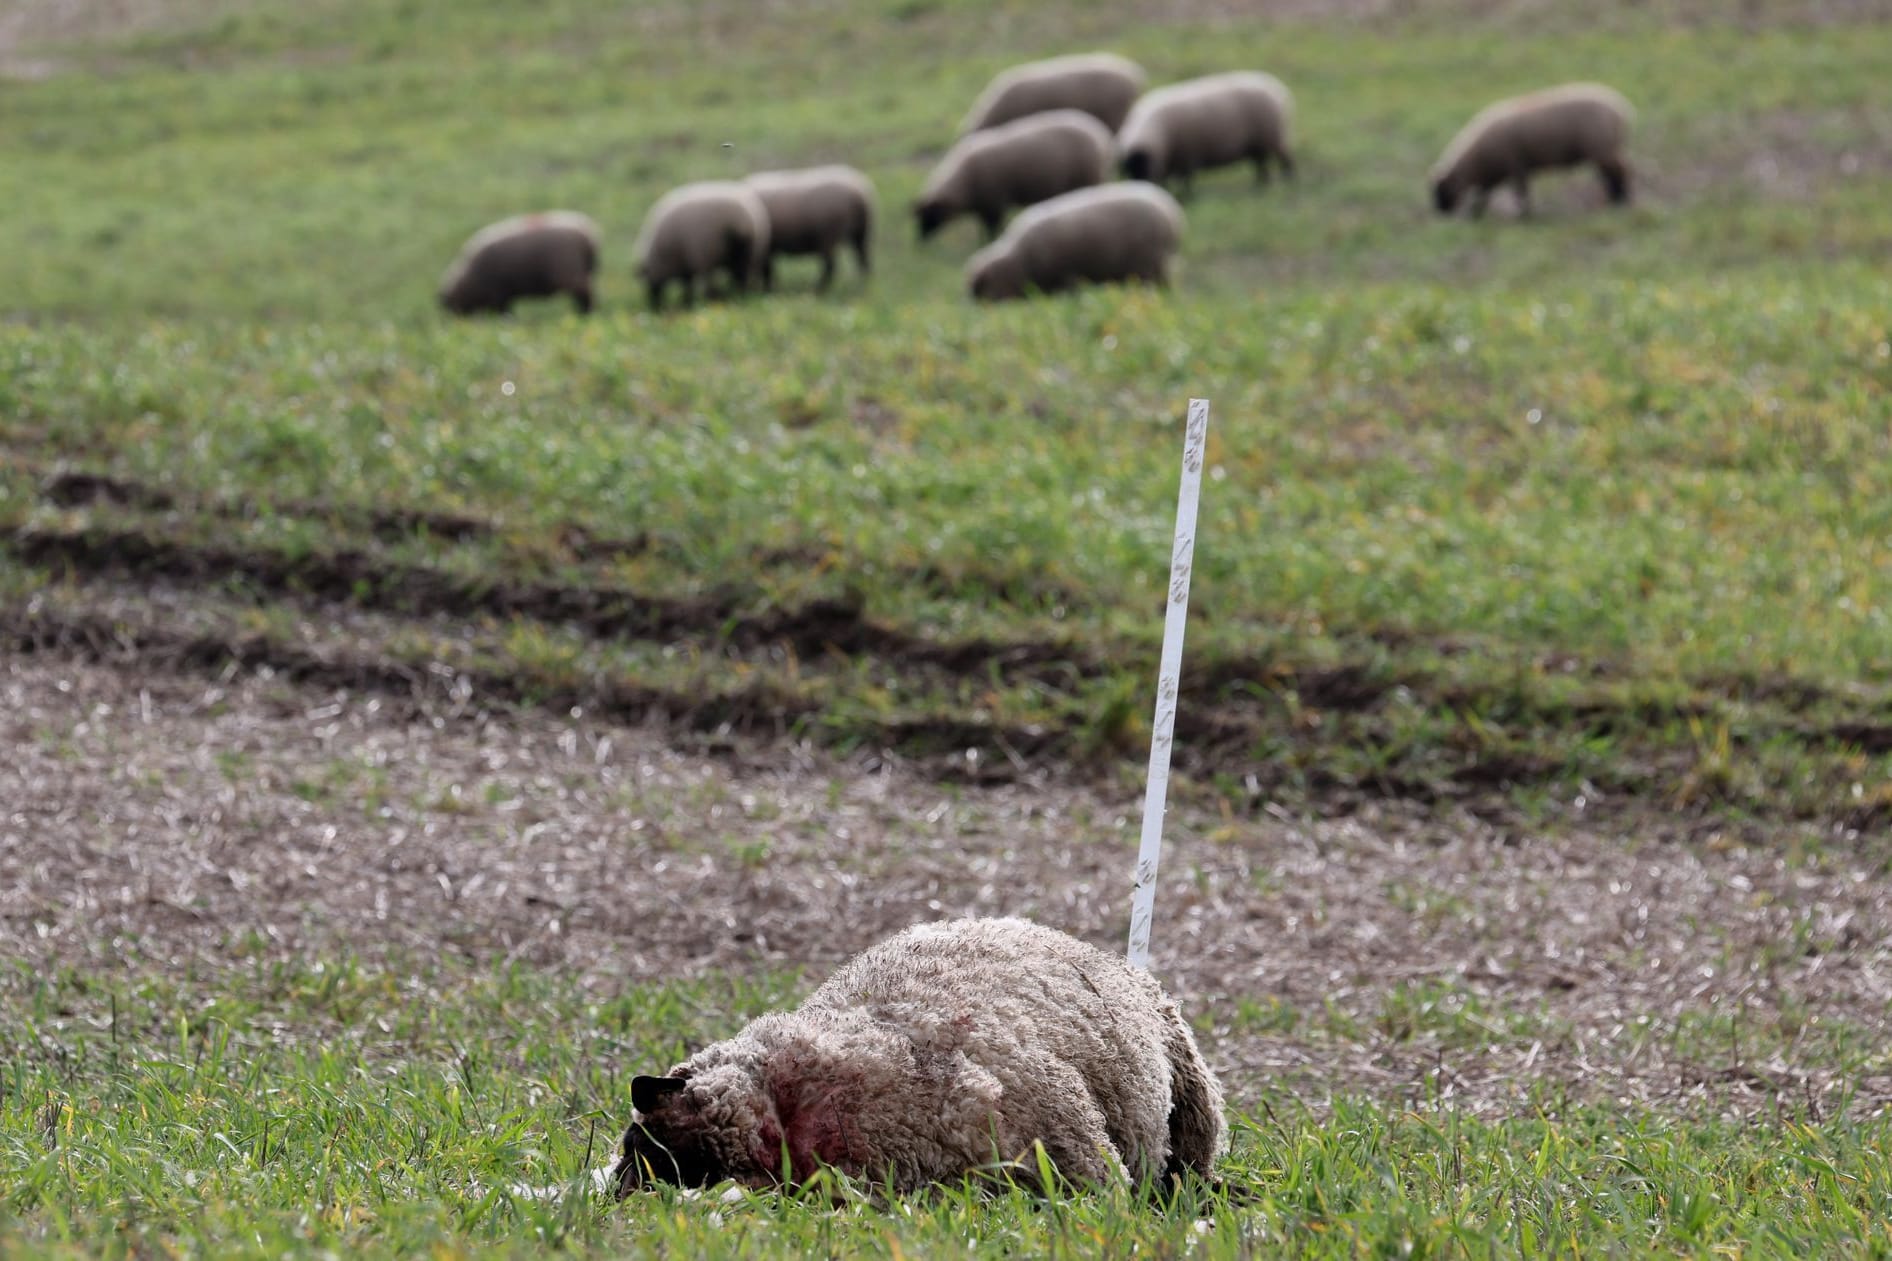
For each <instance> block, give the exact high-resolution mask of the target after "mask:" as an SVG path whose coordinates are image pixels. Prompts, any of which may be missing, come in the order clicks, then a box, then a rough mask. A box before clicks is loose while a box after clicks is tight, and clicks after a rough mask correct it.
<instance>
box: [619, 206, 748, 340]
mask: <svg viewBox="0 0 1892 1261" xmlns="http://www.w3.org/2000/svg"><path fill="white" fill-rule="evenodd" d="M768 251H769V212H768V210H767V209H766V208H765V207H764V206H763V205H762V199H761V198H759V197H757V196H756V194H755V191H754V190H753V189H751V188H749V187H748V186H747V185H745V184H740V183H737V182H735V181H733V180H705V181H703V182H701V183H696V184H685V185H683V186H682V187H681V188H676V189H672V190H671V191H670V192H667V193H665V194H664V195H663V196H662V197H660V198H658V199H657V204H656V205H654V206H652V207H651V208H650V213H649V214H647V215H645V216H644V226H643V228H642V229H641V230H640V231H639V232H638V234H637V246H636V251H635V253H636V258H637V276H638V278H639V279H640V280H642V281H643V282H644V286H645V288H646V290H647V291H648V293H649V295H650V309H651V310H653V311H655V310H657V309H659V308H660V307H662V306H663V295H664V290H665V289H666V288H667V287H668V286H669V285H670V284H671V282H673V281H675V282H677V283H679V284H681V285H682V286H683V298H684V301H685V302H686V303H688V302H692V301H695V299H696V293H697V282H698V281H699V280H701V281H703V282H704V283H705V285H707V283H708V281H709V279H710V277H711V275H712V274H713V273H715V272H717V271H721V272H724V273H725V274H727V275H728V277H729V283H730V286H731V287H732V288H734V289H735V290H736V291H737V292H742V291H743V290H746V289H747V288H748V287H749V284H750V282H751V281H753V280H756V279H758V278H759V276H760V273H761V269H762V265H763V261H764V260H765V259H766V258H767V257H768Z"/></svg>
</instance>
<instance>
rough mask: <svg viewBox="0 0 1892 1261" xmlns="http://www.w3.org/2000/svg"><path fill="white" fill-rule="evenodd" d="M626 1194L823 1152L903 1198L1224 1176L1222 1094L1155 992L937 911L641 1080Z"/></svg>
mask: <svg viewBox="0 0 1892 1261" xmlns="http://www.w3.org/2000/svg"><path fill="white" fill-rule="evenodd" d="M631 1103H632V1106H633V1107H634V1109H635V1112H634V1113H633V1115H632V1119H631V1124H630V1127H629V1129H628V1130H627V1131H626V1132H625V1136H624V1144H623V1148H622V1153H621V1155H620V1158H619V1160H618V1163H617V1167H616V1169H615V1170H614V1173H613V1177H614V1179H615V1182H616V1185H617V1188H618V1193H619V1194H620V1195H625V1194H628V1193H630V1192H631V1191H633V1190H635V1189H637V1188H639V1187H642V1186H646V1185H649V1184H650V1183H653V1182H669V1183H674V1184H679V1185H683V1186H709V1185H713V1184H714V1183H717V1182H721V1181H723V1180H725V1179H731V1180H734V1181H736V1182H738V1183H741V1184H743V1185H745V1186H749V1187H755V1188H761V1187H769V1186H777V1185H783V1184H795V1183H800V1182H802V1181H804V1180H806V1179H807V1178H808V1177H809V1176H810V1175H812V1174H813V1173H814V1172H815V1171H816V1169H817V1168H818V1167H820V1166H822V1165H829V1166H833V1167H835V1168H836V1169H838V1170H840V1171H841V1172H843V1173H846V1174H849V1175H851V1176H854V1177H858V1178H863V1179H868V1180H872V1181H876V1182H879V1181H882V1180H885V1182H886V1183H887V1184H889V1185H890V1186H891V1188H892V1189H893V1190H895V1191H896V1192H907V1191H912V1190H915V1189H917V1188H919V1187H922V1186H925V1185H927V1184H929V1183H935V1182H942V1181H950V1180H956V1179H960V1178H963V1177H965V1176H966V1175H968V1174H973V1173H976V1172H978V1171H981V1170H984V1169H989V1168H991V1167H992V1166H993V1165H994V1164H995V1163H997V1162H1007V1161H1016V1160H1020V1159H1024V1160H1027V1161H1029V1159H1030V1151H1031V1149H1032V1147H1033V1144H1035V1143H1042V1144H1043V1148H1044V1151H1045V1153H1046V1155H1047V1156H1048V1157H1049V1158H1050V1160H1051V1163H1052V1165H1053V1166H1054V1168H1055V1169H1056V1170H1057V1172H1058V1173H1059V1174H1060V1175H1061V1176H1062V1177H1064V1178H1065V1179H1068V1180H1070V1181H1073V1182H1076V1183H1082V1184H1091V1185H1100V1184H1106V1183H1111V1182H1124V1181H1126V1180H1131V1181H1135V1182H1139V1183H1142V1182H1149V1181H1152V1180H1155V1179H1157V1178H1161V1177H1164V1176H1177V1177H1181V1176H1185V1175H1189V1174H1195V1175H1201V1176H1202V1177H1205V1178H1208V1177H1211V1176H1212V1168H1213V1165H1214V1163H1215V1159H1216V1157H1217V1156H1219V1155H1220V1154H1221V1153H1222V1151H1223V1150H1224V1149H1225V1148H1226V1146H1227V1135H1226V1133H1225V1131H1224V1127H1223V1121H1222V1091H1221V1087H1220V1086H1219V1085H1218V1084H1217V1082H1216V1079H1215V1075H1214V1073H1212V1072H1211V1071H1210V1070H1209V1066H1208V1065H1207V1064H1206V1063H1204V1062H1203V1059H1202V1055H1201V1052H1199V1051H1198V1050H1197V1049H1196V1041H1195V1038H1194V1036H1193V1035H1192V1034H1191V1033H1190V1030H1189V1024H1188V1022H1187V1021H1185V1020H1184V1019H1183V1018H1182V1015H1181V1013H1180V1012H1178V1011H1177V1009H1176V1004H1175V1002H1174V1001H1173V1000H1171V999H1170V998H1169V997H1168V996H1167V995H1165V994H1164V993H1163V990H1162V987H1161V986H1159V985H1158V984H1157V983H1156V982H1155V981H1154V980H1152V979H1151V978H1150V977H1149V975H1148V974H1147V973H1144V972H1141V971H1138V970H1136V969H1134V968H1131V967H1130V966H1129V964H1127V963H1125V962H1124V960H1123V959H1122V958H1120V957H1118V956H1116V955H1107V954H1105V953H1103V952H1102V951H1100V950H1098V949H1096V948H1094V947H1092V946H1089V945H1086V944H1085V943H1083V942H1081V941H1078V940H1077V939H1076V938H1074V937H1070V936H1067V935H1065V934H1064V933H1060V932H1057V931H1054V930H1052V929H1049V928H1041V927H1038V926H1037V925H1034V924H1030V923H1027V922H1025V921H1024V920H1018V919H996V920H960V921H956V922H949V923H941V924H929V925H924V926H921V927H918V928H910V929H908V930H907V931H905V932H903V933H901V934H899V935H898V936H896V937H893V938H891V939H889V940H887V941H885V942H882V943H881V944H880V945H878V946H875V947H873V948H872V949H870V950H868V951H866V952H865V953H863V954H861V955H859V956H857V957H856V958H854V959H853V960H852V961H851V962H849V963H847V964H845V965H843V966H842V968H841V969H840V970H839V971H837V972H836V973H835V974H834V975H833V976H832V977H830V978H829V979H828V981H827V983H826V984H824V985H823V986H821V988H820V989H818V990H816V991H815V992H814V993H813V994H812V995H811V996H810V997H809V998H808V1000H807V1001H806V1002H804V1003H803V1004H802V1005H801V1006H800V1007H799V1008H797V1009H796V1010H794V1011H791V1012H782V1013H776V1014H773V1015H767V1016H763V1017H761V1018H759V1019H757V1020H754V1021H752V1022H751V1023H750V1024H749V1025H748V1027H746V1028H745V1029H743V1030H742V1032H740V1033H738V1034H737V1035H736V1036H735V1037H733V1038H730V1039H729V1040H728V1041H725V1042H718V1043H715V1044H713V1045H711V1046H708V1047H705V1048H704V1049H702V1050H701V1051H698V1052H697V1053H696V1054H694V1055H692V1056H690V1057H689V1058H688V1059H686V1060H684V1061H683V1062H682V1063H680V1064H678V1065H676V1066H675V1067H674V1068H672V1069H671V1070H670V1071H669V1073H667V1074H666V1075H665V1076H662V1077H644V1076H640V1077H636V1078H634V1079H633V1080H632V1082H631Z"/></svg>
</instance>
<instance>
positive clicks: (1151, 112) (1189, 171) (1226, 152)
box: [1117, 70, 1294, 183]
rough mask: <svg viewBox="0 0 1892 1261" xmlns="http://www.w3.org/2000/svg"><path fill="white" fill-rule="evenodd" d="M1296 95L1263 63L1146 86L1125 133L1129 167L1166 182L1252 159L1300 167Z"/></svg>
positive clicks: (1122, 145) (1123, 156)
mask: <svg viewBox="0 0 1892 1261" xmlns="http://www.w3.org/2000/svg"><path fill="white" fill-rule="evenodd" d="M1293 117H1294V97H1293V94H1292V93H1290V92H1289V91H1288V89H1287V86H1286V85H1285V84H1283V83H1282V82H1281V80H1279V79H1277V78H1275V77H1274V76H1273V75H1271V74H1265V73H1263V72H1261V71H1259V70H1234V71H1229V72H1228V73H1226V74H1212V75H1205V76H1203V77H1202V78H1199V79H1188V80H1185V81H1183V82H1181V83H1172V84H1169V85H1167V86H1165V87H1160V88H1156V89H1154V90H1153V91H1150V92H1148V93H1145V94H1144V95H1143V97H1142V98H1141V99H1139V100H1138V101H1137V103H1136V104H1135V105H1134V106H1132V107H1131V110H1130V115H1129V117H1128V118H1126V119H1124V123H1123V128H1122V130H1121V131H1119V132H1118V134H1117V156H1118V159H1119V161H1120V162H1121V163H1122V166H1123V171H1124V174H1126V175H1128V176H1129V177H1130V178H1132V179H1148V180H1154V181H1156V182H1158V183H1161V182H1164V181H1166V180H1169V179H1187V178H1189V177H1190V176H1191V175H1193V174H1195V172H1197V171H1204V170H1212V169H1214V168H1216V167H1221V166H1229V165H1232V164H1234V163H1236V162H1240V161H1243V160H1244V159H1250V160H1253V161H1255V162H1256V163H1257V164H1262V163H1265V162H1266V161H1268V160H1269V159H1274V160H1276V161H1278V162H1279V163H1280V164H1281V165H1282V167H1283V168H1285V169H1292V167H1293V158H1292V155H1291V152H1290V148H1289V136H1288V133H1289V129H1290V126H1291V124H1292V122H1293Z"/></svg>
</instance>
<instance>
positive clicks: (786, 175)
mask: <svg viewBox="0 0 1892 1261" xmlns="http://www.w3.org/2000/svg"><path fill="white" fill-rule="evenodd" d="M743 183H745V184H747V185H748V186H749V187H750V188H751V189H753V190H754V191H755V194H756V196H758V197H760V198H761V199H762V205H763V208H764V209H765V210H767V211H768V214H769V249H768V253H767V254H765V255H764V256H763V260H762V287H763V288H765V289H771V288H773V287H774V286H775V259H776V257H777V256H778V255H782V254H818V255H820V257H821V280H820V283H819V285H818V286H817V287H818V288H820V289H824V290H825V289H826V288H827V287H828V286H829V285H830V284H831V283H833V281H834V254H835V251H836V250H837V249H839V248H840V247H841V246H842V245H844V244H845V245H850V246H852V247H853V248H854V257H855V258H856V259H858V260H859V261H860V265H861V274H862V275H863V276H865V275H866V274H867V272H868V269H869V264H868V261H867V239H868V236H869V234H870V233H871V232H872V231H873V227H874V184H873V181H872V180H870V179H868V178H867V177H866V176H865V175H863V174H861V173H860V172H859V171H857V170H855V169H854V168H853V167H851V166H817V167H812V168H810V169H808V170H805V171H765V172H763V173H761V174H759V175H751V176H750V177H749V178H748V179H746V180H744V181H743Z"/></svg>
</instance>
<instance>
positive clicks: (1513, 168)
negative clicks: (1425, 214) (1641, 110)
mask: <svg viewBox="0 0 1892 1261" xmlns="http://www.w3.org/2000/svg"><path fill="white" fill-rule="evenodd" d="M1634 118H1635V111H1634V110H1633V109H1632V108H1631V107H1630V104H1629V102H1628V101H1626V100H1624V99H1623V97H1622V94H1621V93H1619V92H1617V91H1615V90H1614V89H1612V88H1607V87H1604V86H1603V85H1602V84H1600V83H1566V84H1564V85H1563V86H1562V87H1555V88H1546V89H1545V90H1543V91H1541V92H1532V93H1529V94H1528V95H1525V96H1515V97H1512V98H1511V99H1509V100H1504V101H1499V102H1498V103H1497V104H1495V105H1490V106H1487V107H1486V108H1484V109H1482V110H1480V111H1479V112H1478V114H1477V116H1476V117H1474V118H1473V119H1472V120H1471V122H1469V123H1467V124H1465V126H1464V128H1463V129H1462V130H1460V132H1459V133H1458V135H1456V136H1454V137H1452V143H1451V144H1449V145H1447V146H1445V152H1444V153H1443V154H1442V155H1440V157H1439V160H1438V162H1437V163H1436V164H1434V166H1433V168H1432V202H1433V205H1435V206H1437V207H1438V210H1439V213H1440V214H1446V215H1449V214H1451V213H1452V212H1453V211H1454V210H1455V209H1457V207H1458V203H1459V200H1460V198H1462V197H1464V196H1465V195H1466V194H1467V193H1470V194H1471V208H1472V215H1473V217H1477V216H1479V215H1482V214H1484V212H1485V203H1486V202H1487V201H1489V200H1490V198H1491V190H1492V189H1494V188H1497V187H1498V186H1499V185H1501V184H1509V185H1511V187H1512V189H1513V190H1515V192H1516V193H1517V197H1518V203H1519V205H1520V207H1521V208H1522V210H1523V212H1524V213H1526V214H1529V213H1530V209H1531V176H1532V175H1533V174H1535V173H1537V172H1538V171H1549V170H1557V169H1559V168H1563V167H1571V166H1582V165H1583V164H1585V163H1594V164H1595V166H1596V169H1597V171H1598V173H1599V174H1601V175H1602V177H1603V186H1604V188H1605V189H1606V190H1607V191H1608V193H1609V199H1610V201H1611V202H1613V203H1615V204H1617V205H1621V204H1623V203H1624V202H1627V201H1628V200H1629V163H1628V161H1627V160H1626V159H1625V158H1624V156H1623V145H1624V143H1625V142H1626V141H1627V140H1628V139H1629V125H1630V123H1631V122H1632V121H1633V120H1634Z"/></svg>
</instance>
